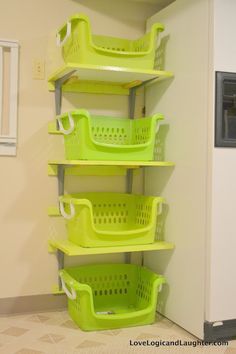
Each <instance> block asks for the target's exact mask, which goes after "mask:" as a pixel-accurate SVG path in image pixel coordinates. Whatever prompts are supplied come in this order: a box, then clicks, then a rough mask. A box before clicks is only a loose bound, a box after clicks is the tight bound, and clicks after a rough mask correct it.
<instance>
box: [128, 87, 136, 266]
mask: <svg viewBox="0 0 236 354" xmlns="http://www.w3.org/2000/svg"><path fill="white" fill-rule="evenodd" d="M135 101H136V87H131V88H130V90H129V118H130V119H134V113H135ZM132 186H133V170H132V169H130V168H127V172H126V193H132ZM125 263H131V253H130V252H126V253H125Z"/></svg>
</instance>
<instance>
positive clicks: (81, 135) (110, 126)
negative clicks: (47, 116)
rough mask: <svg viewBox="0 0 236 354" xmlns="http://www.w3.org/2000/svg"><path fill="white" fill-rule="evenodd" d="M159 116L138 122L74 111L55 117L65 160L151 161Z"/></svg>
mask: <svg viewBox="0 0 236 354" xmlns="http://www.w3.org/2000/svg"><path fill="white" fill-rule="evenodd" d="M163 118H164V117H163V115H162V114H155V115H153V116H152V117H147V118H140V119H125V118H113V117H105V116H90V114H89V112H87V111H86V110H76V111H72V112H70V113H65V114H62V115H61V116H58V117H57V121H58V124H59V129H60V131H61V132H62V133H63V134H64V142H65V155H66V159H68V160H115V161H152V160H153V155H154V145H155V138H156V133H157V129H158V128H159V124H157V121H159V120H162V119H163Z"/></svg>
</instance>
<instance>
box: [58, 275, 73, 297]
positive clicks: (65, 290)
mask: <svg viewBox="0 0 236 354" xmlns="http://www.w3.org/2000/svg"><path fill="white" fill-rule="evenodd" d="M60 278H61V287H62V289H63V291H64V292H65V294H66V296H67V297H68V299H70V300H75V299H76V291H75V289H73V288H72V287H71V292H70V290H69V289H68V288H67V286H66V284H65V281H64V279H63V277H62V275H60Z"/></svg>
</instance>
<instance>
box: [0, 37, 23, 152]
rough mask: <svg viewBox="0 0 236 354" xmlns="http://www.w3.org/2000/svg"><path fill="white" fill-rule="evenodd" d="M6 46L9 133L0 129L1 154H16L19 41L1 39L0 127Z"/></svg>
mask: <svg viewBox="0 0 236 354" xmlns="http://www.w3.org/2000/svg"><path fill="white" fill-rule="evenodd" d="M4 48H10V78H9V80H10V81H9V90H10V91H9V117H8V119H9V133H8V134H7V135H2V134H1V130H0V155H8V156H15V155H16V145H17V108H18V71H19V68H18V67H19V42H18V41H15V40H14V41H12V40H6V39H0V129H1V126H2V119H3V116H2V115H3V77H4V76H3V73H4V62H3V51H4Z"/></svg>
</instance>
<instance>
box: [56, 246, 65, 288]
mask: <svg viewBox="0 0 236 354" xmlns="http://www.w3.org/2000/svg"><path fill="white" fill-rule="evenodd" d="M57 262H58V271H59V270H61V269H64V253H63V252H62V251H60V250H57ZM58 288H59V291H61V290H62V286H61V278H60V276H58Z"/></svg>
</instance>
